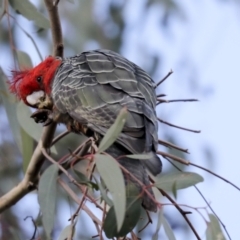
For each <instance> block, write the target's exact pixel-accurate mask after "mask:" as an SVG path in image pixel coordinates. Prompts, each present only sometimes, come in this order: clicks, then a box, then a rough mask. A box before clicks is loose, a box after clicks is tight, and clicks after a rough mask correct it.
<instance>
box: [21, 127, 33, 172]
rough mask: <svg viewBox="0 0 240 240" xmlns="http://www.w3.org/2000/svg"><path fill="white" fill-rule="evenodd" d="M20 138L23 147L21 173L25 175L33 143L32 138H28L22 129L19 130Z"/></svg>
mask: <svg viewBox="0 0 240 240" xmlns="http://www.w3.org/2000/svg"><path fill="white" fill-rule="evenodd" d="M21 137H22V146H23V149H22V157H23V171H24V173H25V172H26V170H27V167H28V164H29V162H30V160H31V157H32V154H33V145H34V141H33V139H32V137H31V136H29V135H28V134H27V133H26V132H25V131H24V130H23V129H22V128H21Z"/></svg>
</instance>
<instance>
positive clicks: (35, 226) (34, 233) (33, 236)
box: [23, 216, 37, 240]
mask: <svg viewBox="0 0 240 240" xmlns="http://www.w3.org/2000/svg"><path fill="white" fill-rule="evenodd" d="M28 218H31V220H32V223H33V226H34V232H33V235H32V237H31V239H30V240H34V239H35V238H36V233H37V225H36V223H35V221H34V219H33V217H32V216H27V217H25V218H24V219H23V220H24V221H26V220H27V219H28Z"/></svg>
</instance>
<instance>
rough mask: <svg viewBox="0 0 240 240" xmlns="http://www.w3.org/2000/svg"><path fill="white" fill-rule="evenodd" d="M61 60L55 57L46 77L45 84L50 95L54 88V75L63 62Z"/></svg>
mask: <svg viewBox="0 0 240 240" xmlns="http://www.w3.org/2000/svg"><path fill="white" fill-rule="evenodd" d="M61 62H62V61H61V60H60V59H55V60H54V61H53V62H52V64H51V66H50V67H49V69H48V71H47V74H46V76H45V78H44V80H43V81H44V84H43V85H44V86H45V92H46V93H47V94H48V95H50V94H51V90H52V82H53V79H54V76H55V74H56V72H57V70H58V67H59V65H60V64H61Z"/></svg>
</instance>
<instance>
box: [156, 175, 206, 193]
mask: <svg viewBox="0 0 240 240" xmlns="http://www.w3.org/2000/svg"><path fill="white" fill-rule="evenodd" d="M202 181H203V177H202V176H200V175H199V174H197V173H193V172H174V173H169V174H167V175H159V176H157V177H156V178H155V184H154V186H156V187H158V188H161V189H162V190H164V191H166V192H170V191H172V190H173V189H174V184H175V185H176V187H175V189H177V190H178V189H183V188H187V187H191V186H194V185H195V184H197V183H199V182H202Z"/></svg>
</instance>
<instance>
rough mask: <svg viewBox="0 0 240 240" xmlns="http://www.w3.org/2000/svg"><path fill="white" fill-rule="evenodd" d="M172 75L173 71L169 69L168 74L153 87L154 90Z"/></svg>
mask: <svg viewBox="0 0 240 240" xmlns="http://www.w3.org/2000/svg"><path fill="white" fill-rule="evenodd" d="M172 73H173V70H172V69H171V70H170V71H169V73H168V74H167V75H166V76H165V77H164V78H163V79H162V80H160V81H159V82H158V83H157V84H156V85H155V88H157V87H158V86H159V85H160V84H162V83H163V82H164V81H165V80H166V79H167V78H168V77H169V76H170V75H171V74H172Z"/></svg>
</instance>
